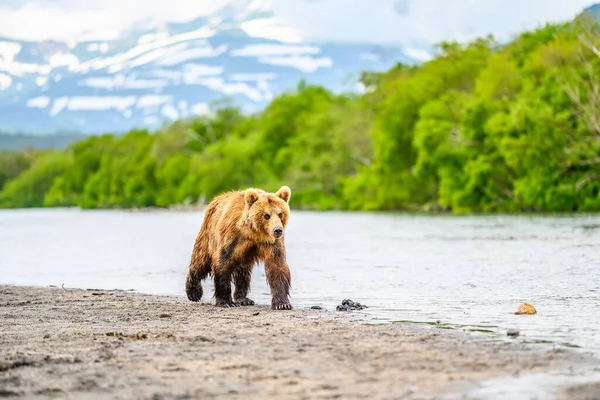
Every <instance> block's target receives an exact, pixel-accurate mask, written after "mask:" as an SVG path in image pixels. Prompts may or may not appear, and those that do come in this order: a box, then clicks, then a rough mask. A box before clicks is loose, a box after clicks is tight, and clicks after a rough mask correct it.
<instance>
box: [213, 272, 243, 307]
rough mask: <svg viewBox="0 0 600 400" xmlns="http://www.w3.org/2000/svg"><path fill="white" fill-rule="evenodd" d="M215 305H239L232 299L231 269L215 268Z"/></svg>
mask: <svg viewBox="0 0 600 400" xmlns="http://www.w3.org/2000/svg"><path fill="white" fill-rule="evenodd" d="M214 276H215V277H214V279H215V305H216V306H217V307H237V304H235V303H234V302H233V300H232V299H231V271H230V270H229V269H225V268H215V271H214Z"/></svg>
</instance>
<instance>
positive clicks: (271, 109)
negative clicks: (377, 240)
mask: <svg viewBox="0 0 600 400" xmlns="http://www.w3.org/2000/svg"><path fill="white" fill-rule="evenodd" d="M599 38H600V27H599V26H598V24H597V23H596V22H595V21H592V20H591V19H589V18H587V17H585V16H582V17H579V18H577V19H576V20H575V21H572V22H569V23H565V24H551V25H546V26H544V27H541V28H539V29H537V30H534V31H529V32H525V33H522V34H521V35H519V36H518V37H516V38H515V39H514V40H512V41H511V42H509V43H505V44H499V43H497V42H496V41H495V40H494V39H493V38H492V37H487V38H481V39H478V40H475V41H473V42H471V43H468V44H460V43H450V42H444V43H441V44H439V45H438V46H437V49H436V57H435V58H434V59H432V60H431V61H429V62H426V63H424V64H422V65H403V64H399V65H397V66H395V67H394V68H392V69H391V70H389V71H387V72H385V73H364V74H363V76H362V78H361V83H362V87H363V89H364V90H363V91H362V93H361V94H349V93H343V94H335V93H332V92H330V91H328V90H326V89H325V88H323V87H318V86H313V85H308V84H306V83H304V82H302V83H300V84H299V85H298V87H297V88H296V89H295V90H294V91H290V92H287V93H284V94H282V95H280V96H278V97H276V98H275V99H274V100H273V101H272V102H271V103H270V104H269V105H268V106H267V107H266V109H264V110H263V111H262V112H260V113H258V114H253V115H245V114H243V113H241V112H240V111H239V110H238V109H236V108H234V107H222V108H220V109H218V110H216V111H215V112H214V113H213V115H211V116H198V117H194V118H190V119H186V120H180V121H176V122H174V123H171V124H169V125H167V126H165V127H163V128H161V129H159V130H157V131H155V132H150V131H148V130H144V129H139V130H132V131H130V132H128V133H126V134H124V135H111V134H105V135H99V136H93V137H89V138H86V139H84V140H80V141H78V142H76V143H74V144H72V145H70V146H69V147H68V148H67V149H65V150H59V151H52V150H25V151H21V152H14V151H3V152H0V207H5V208H6V207H57V206H78V207H82V208H132V207H149V206H157V207H168V206H171V205H175V204H196V203H205V202H207V201H209V200H210V199H211V198H212V197H214V196H216V195H218V194H220V193H222V192H224V191H228V190H232V189H240V188H246V187H261V188H264V189H266V190H274V189H277V188H278V187H280V186H281V185H282V184H286V185H289V186H290V187H291V188H292V190H293V196H292V197H293V201H292V206H293V207H295V208H306V209H318V210H331V209H344V210H427V211H452V212H456V213H462V212H528V211H536V212H566V211H599V210H600V40H599Z"/></svg>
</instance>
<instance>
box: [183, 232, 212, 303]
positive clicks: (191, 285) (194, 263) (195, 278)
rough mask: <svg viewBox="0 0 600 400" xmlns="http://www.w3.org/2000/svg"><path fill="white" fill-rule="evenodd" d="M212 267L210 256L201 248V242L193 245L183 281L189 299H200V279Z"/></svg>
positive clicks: (201, 292) (202, 278) (201, 279)
mask: <svg viewBox="0 0 600 400" xmlns="http://www.w3.org/2000/svg"><path fill="white" fill-rule="evenodd" d="M211 268H212V262H211V258H210V257H208V252H207V251H205V250H203V249H202V246H201V243H197V244H196V246H195V247H194V252H193V254H192V259H191V261H190V270H189V272H188V275H187V280H186V282H185V293H186V294H187V297H188V299H189V300H190V301H200V299H202V294H203V291H202V281H203V280H204V278H206V276H207V275H208V274H210V270H211Z"/></svg>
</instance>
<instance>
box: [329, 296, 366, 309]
mask: <svg viewBox="0 0 600 400" xmlns="http://www.w3.org/2000/svg"><path fill="white" fill-rule="evenodd" d="M365 308H368V307H367V306H365V305H364V304H360V303H358V302H354V301H352V300H350V299H346V300H343V301H342V304H340V305H339V306H337V307H336V308H335V309H336V310H337V311H353V310H363V309H365Z"/></svg>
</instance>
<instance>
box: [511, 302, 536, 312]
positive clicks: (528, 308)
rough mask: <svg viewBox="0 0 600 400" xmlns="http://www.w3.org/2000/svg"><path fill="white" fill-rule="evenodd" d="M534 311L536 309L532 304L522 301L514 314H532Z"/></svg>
mask: <svg viewBox="0 0 600 400" xmlns="http://www.w3.org/2000/svg"><path fill="white" fill-rule="evenodd" d="M536 313H537V311H536V309H535V307H534V306H532V305H531V304H529V303H523V304H521V305H520V306H519V308H517V311H516V312H515V315H533V314H536Z"/></svg>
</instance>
